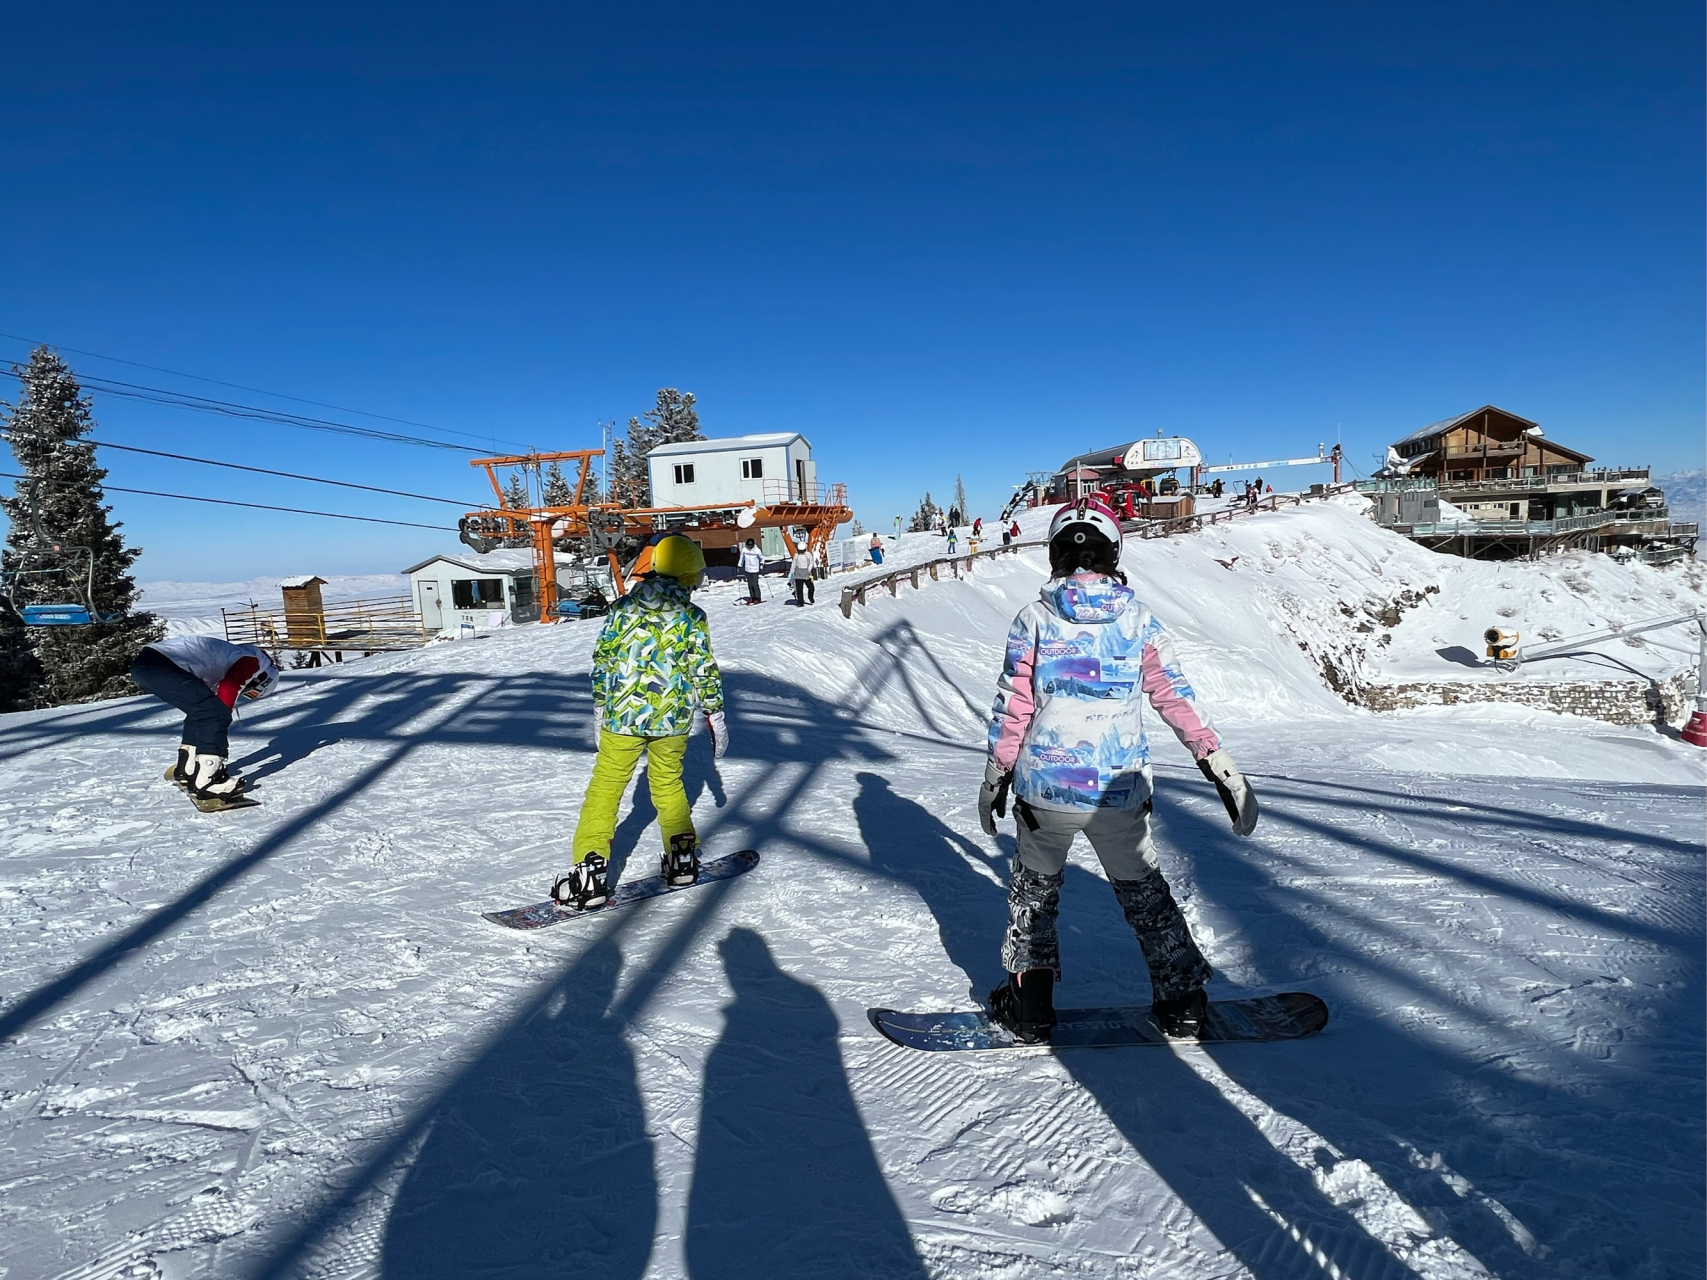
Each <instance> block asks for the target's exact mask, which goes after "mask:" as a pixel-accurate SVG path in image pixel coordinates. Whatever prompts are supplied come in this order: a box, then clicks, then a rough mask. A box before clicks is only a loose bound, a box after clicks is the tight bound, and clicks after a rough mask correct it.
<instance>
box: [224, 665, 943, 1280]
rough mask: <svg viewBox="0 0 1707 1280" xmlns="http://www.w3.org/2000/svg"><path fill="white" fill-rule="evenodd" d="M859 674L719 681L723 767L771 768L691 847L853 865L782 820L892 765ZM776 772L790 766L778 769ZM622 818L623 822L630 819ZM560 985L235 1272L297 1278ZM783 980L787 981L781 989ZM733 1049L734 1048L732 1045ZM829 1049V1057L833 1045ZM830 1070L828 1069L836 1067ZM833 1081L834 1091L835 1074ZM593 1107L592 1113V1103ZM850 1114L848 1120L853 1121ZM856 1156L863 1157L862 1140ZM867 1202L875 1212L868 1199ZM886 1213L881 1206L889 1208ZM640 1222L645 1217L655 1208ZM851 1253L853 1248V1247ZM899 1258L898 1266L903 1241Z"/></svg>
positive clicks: (490, 1115) (702, 894)
mask: <svg viewBox="0 0 1707 1280" xmlns="http://www.w3.org/2000/svg"><path fill="white" fill-rule="evenodd" d="M866 674H867V675H868V676H870V678H869V679H867V678H865V677H862V680H861V684H860V687H861V688H863V689H866V690H867V691H868V692H867V701H866V702H863V703H861V704H858V705H856V706H854V707H852V708H846V707H840V706H837V705H835V704H831V703H829V702H826V701H825V700H824V699H822V698H819V697H818V696H817V695H816V694H813V693H811V692H809V691H807V690H805V689H802V688H800V687H798V686H795V685H791V684H788V683H786V682H784V681H779V680H773V679H770V678H768V677H763V676H755V675H751V674H748V673H740V672H735V673H730V674H729V675H727V676H726V677H725V693H726V696H727V698H728V702H729V717H730V723H731V733H730V738H731V746H730V751H731V754H732V756H733V758H736V759H756V760H759V761H761V762H764V763H768V764H773V765H776V766H778V768H777V769H776V770H775V771H774V773H766V774H764V775H763V776H761V777H760V778H759V779H758V780H757V782H756V783H755V785H754V786H752V787H750V788H746V789H743V790H740V791H735V792H732V793H730V794H729V795H728V796H727V803H726V804H725V805H724V806H722V807H721V809H720V810H719V811H718V812H717V814H716V815H715V816H714V817H713V818H712V819H711V821H709V822H706V823H703V824H701V825H700V828H699V830H700V835H701V838H702V839H704V840H706V841H708V842H710V844H711V847H712V849H713V850H714V851H720V850H722V849H723V848H725V847H739V845H741V844H751V845H755V846H758V847H761V848H772V847H775V846H776V845H779V844H792V845H796V846H799V847H801V848H804V849H806V850H807V851H808V852H810V853H812V854H815V855H816V856H819V857H825V858H831V859H834V860H836V861H837V862H839V863H842V864H847V865H856V866H857V865H858V863H857V860H856V859H854V858H852V857H850V856H849V854H850V851H848V850H844V849H840V848H837V847H835V846H833V845H831V844H827V843H825V842H822V841H819V840H815V839H814V838H812V837H809V836H803V835H801V834H798V833H795V832H791V831H790V830H789V829H788V826H787V820H788V819H789V817H790V816H791V815H792V814H793V812H794V810H795V809H796V808H797V806H799V805H800V804H801V803H802V802H803V801H805V800H806V798H807V797H808V796H809V795H810V793H811V789H812V785H813V782H814V780H815V779H816V778H817V777H818V775H819V772H820V770H821V769H822V768H823V766H824V765H826V764H828V763H831V762H833V761H837V760H857V761H862V762H868V763H879V762H884V761H888V760H892V759H893V758H894V757H893V755H892V754H891V753H890V752H889V751H888V750H887V749H885V748H884V747H882V746H879V745H876V744H875V743H873V742H871V741H869V740H868V739H867V738H866V737H865V735H864V734H863V733H862V731H861V727H860V724H859V716H860V715H861V714H862V713H863V711H864V710H865V707H866V706H868V705H869V701H870V699H872V698H874V697H875V696H876V691H877V690H880V689H881V688H883V687H884V685H885V683H886V681H887V679H888V677H886V676H884V675H882V674H881V673H875V674H874V673H870V672H868V673H866ZM582 718H583V719H585V716H584V715H583V717H582ZM689 759H690V766H691V768H690V772H706V776H704V777H702V778H700V779H698V781H697V782H690V788H691V787H694V786H696V785H705V786H709V787H711V789H712V791H713V794H714V795H716V794H720V791H719V788H720V787H721V782H720V780H715V779H714V778H713V777H712V776H710V775H712V774H715V769H714V768H712V767H711V762H710V761H709V759H708V753H707V751H706V749H705V747H704V746H702V745H696V746H695V747H694V749H693V750H691V751H690V753H689ZM784 766H801V767H800V768H799V769H798V770H795V771H790V770H788V769H786V768H784ZM773 777H775V778H777V779H779V780H780V785H773V783H772V779H773ZM629 816H630V818H633V817H635V814H633V813H631V814H630V815H629ZM565 838H567V837H565ZM742 885H743V879H736V880H725V881H721V882H718V883H716V884H712V885H709V886H707V887H706V888H703V889H699V890H695V891H694V894H693V896H692V897H691V898H689V899H688V900H687V901H688V902H689V903H691V906H690V907H689V908H688V911H687V914H686V915H685V916H684V917H683V918H682V919H681V921H680V922H679V923H678V924H676V925H675V926H674V927H672V929H671V930H670V932H669V933H668V935H667V936H666V937H665V938H664V939H663V940H662V941H661V942H659V943H658V944H656V945H655V946H654V947H653V948H652V950H651V953H650V955H649V956H648V957H647V958H646V960H645V961H644V962H643V964H642V967H641V969H640V971H639V973H638V975H637V976H636V977H635V978H634V980H633V981H632V982H631V983H630V984H629V985H628V987H627V989H626V991H625V992H624V994H623V995H622V997H621V998H620V1000H618V1001H617V1002H616V1004H615V1005H614V1006H613V1007H612V1008H611V1009H610V1010H609V1012H608V1013H607V1014H606V1021H607V1023H608V1024H610V1025H614V1026H616V1027H619V1028H620V1027H626V1026H627V1025H628V1024H629V1023H630V1022H632V1021H633V1019H634V1018H635V1017H637V1016H638V1015H639V1014H640V1012H641V1011H642V1010H644V1009H645V1008H646V1006H647V1004H648V1003H649V1002H650V1001H651V999H652V998H653V996H654V995H655V994H656V992H657V989H658V987H659V986H660V985H661V984H662V983H663V982H664V981H665V979H667V978H668V977H670V976H671V975H672V974H675V973H677V972H679V970H680V967H681V965H682V964H683V962H684V960H685V959H686V957H687V956H688V954H689V953H690V951H691V949H692V947H693V945H694V943H695V941H696V939H697V938H698V937H699V936H700V935H701V934H703V933H704V932H705V931H706V929H707V928H709V927H710V926H711V925H712V923H713V922H714V921H715V920H716V919H717V916H718V911H719V908H720V906H721V904H722V902H723V900H724V898H725V897H727V896H728V895H729V894H730V893H732V892H735V891H737V890H738V889H739V888H740V887H741V886H742ZM669 909H671V910H673V909H675V908H669ZM651 911H652V908H651V907H649V906H648V905H646V904H642V905H640V906H637V907H635V908H632V909H628V910H625V911H622V912H620V913H617V914H615V915H613V916H611V917H608V918H607V919H605V920H602V921H597V920H595V921H588V922H586V927H587V928H589V929H595V930H602V933H601V934H600V935H599V936H600V937H601V938H603V939H604V941H605V942H607V943H608V942H611V941H613V940H614V939H616V938H618V937H620V936H622V935H623V934H624V933H625V932H626V931H628V930H630V929H633V928H637V927H638V925H639V923H640V922H642V921H644V920H646V919H648V917H649V913H650V912H651ZM565 927H568V926H565ZM572 981H573V978H572V977H564V978H562V979H557V980H553V981H552V982H550V983H548V984H547V985H546V986H545V987H544V988H543V992H544V994H536V995H534V996H530V997H529V998H528V999H527V1000H526V1001H524V1002H523V1005H522V1008H521V1010H520V1012H519V1013H518V1015H517V1017H516V1018H515V1020H514V1021H513V1022H512V1023H511V1024H510V1026H509V1028H508V1029H506V1030H504V1031H501V1032H500V1033H499V1034H498V1036H497V1037H496V1038H495V1039H494V1040H493V1041H492V1042H491V1043H490V1044H489V1045H488V1046H487V1047H486V1048H484V1049H483V1050H482V1051H481V1052H480V1054H479V1055H478V1057H477V1058H476V1059H475V1061H474V1062H472V1063H470V1064H469V1065H468V1066H467V1067H464V1068H461V1069H460V1070H458V1071H456V1072H454V1073H453V1074H452V1075H451V1077H450V1078H449V1079H448V1080H447V1082H446V1084H445V1086H444V1088H443V1090H442V1091H441V1092H439V1093H438V1094H437V1095H435V1096H434V1097H431V1098H429V1099H427V1100H426V1101H425V1102H424V1103H423V1104H422V1105H421V1106H419V1107H418V1108H416V1110H415V1111H414V1112H413V1113H412V1114H410V1115H409V1116H408V1117H406V1118H405V1119H404V1120H403V1121H402V1122H401V1123H400V1124H399V1125H398V1126H397V1127H396V1128H395V1129H394V1130H393V1131H392V1132H391V1133H390V1134H389V1135H388V1136H386V1137H385V1138H384V1140H383V1141H381V1142H380V1143H378V1144H377V1146H376V1147H375V1148H374V1149H373V1150H371V1151H370V1152H368V1153H366V1154H365V1155H364V1156H363V1158H362V1159H361V1161H360V1162H359V1163H357V1164H355V1165H354V1166H353V1167H351V1168H349V1169H348V1170H346V1171H345V1173H344V1176H343V1177H342V1178H341V1179H340V1183H339V1186H338V1187H337V1188H336V1189H335V1190H334V1191H332V1192H331V1194H329V1195H328V1196H326V1197H325V1198H324V1199H322V1200H321V1201H319V1202H318V1203H316V1204H315V1205H313V1206H312V1207H311V1208H309V1209H308V1210H306V1211H305V1212H304V1214H303V1215H302V1216H301V1218H300V1219H299V1221H298V1222H296V1223H294V1224H293V1223H282V1224H280V1229H279V1233H278V1234H277V1235H276V1236H275V1237H274V1238H273V1239H272V1240H270V1241H268V1242H267V1243H266V1244H265V1245H264V1246H262V1249H261V1253H260V1255H259V1256H257V1257H256V1258H255V1259H254V1261H253V1263H252V1264H251V1266H250V1267H249V1268H248V1270H247V1274H248V1275H250V1276H251V1277H253V1280H282V1277H286V1276H294V1275H297V1274H299V1273H300V1271H301V1270H302V1268H303V1266H304V1264H307V1263H311V1261H312V1260H313V1259H314V1258H315V1257H316V1256H317V1255H318V1254H319V1253H320V1252H321V1251H322V1250H323V1249H324V1248H325V1247H326V1246H327V1244H328V1242H329V1241H330V1240H332V1239H334V1238H335V1237H336V1236H337V1234H338V1230H339V1228H340V1227H341V1226H343V1225H345V1224H347V1223H349V1222H350V1221H351V1219H352V1216H353V1215H356V1214H358V1213H360V1212H361V1211H362V1210H363V1209H364V1208H370V1207H371V1198H372V1197H374V1196H376V1195H380V1196H383V1191H382V1188H383V1186H384V1184H385V1182H386V1179H387V1177H388V1176H389V1175H390V1174H391V1173H392V1171H394V1170H395V1169H396V1168H398V1167H399V1166H400V1165H401V1164H403V1163H405V1162H407V1160H408V1158H409V1153H410V1152H411V1151H412V1150H414V1149H415V1146H416V1144H417V1143H419V1142H420V1141H421V1136H422V1134H423V1133H424V1132H426V1131H427V1129H428V1128H429V1126H430V1125H432V1123H433V1122H434V1120H435V1119H436V1118H437V1117H438V1116H439V1115H440V1107H441V1105H442V1104H443V1103H444V1102H445V1101H446V1100H448V1099H450V1098H451V1097H453V1096H457V1094H458V1090H459V1089H460V1088H461V1086H462V1082H463V1081H464V1080H467V1079H470V1078H471V1077H473V1076H475V1075H476V1074H478V1073H482V1072H484V1073H486V1075H485V1078H486V1079H489V1080H490V1079H496V1078H497V1076H496V1072H495V1068H494V1067H493V1065H492V1064H493V1061H494V1058H495V1057H501V1056H502V1055H503V1053H504V1052H505V1051H506V1045H507V1043H508V1039H509V1036H510V1035H511V1034H512V1033H513V1032H514V1030H515V1028H517V1027H521V1026H525V1025H527V1023H528V1022H529V1020H530V1019H531V1018H533V1017H535V1016H536V1015H537V1014H538V1013H539V1011H540V1010H542V1009H545V1008H547V1007H548V1004H549V1001H550V1000H551V998H552V996H553V993H554V992H556V990H557V989H558V983H559V982H562V983H570V982H572ZM785 981H790V982H792V980H790V979H785ZM797 985H804V984H797ZM784 989H785V990H786V989H787V988H784ZM807 990H808V991H810V988H807ZM813 994H814V995H815V993H813ZM744 1021H745V1017H744V1016H743V1022H744ZM736 1043H742V1041H741V1040H740V1038H738V1039H737V1042H736ZM831 1048H832V1049H833V1048H834V1045H833V1044H832V1045H831ZM837 1068H838V1070H839V1069H840V1068H839V1060H838V1063H837ZM827 1069H828V1063H827V1061H826V1062H822V1063H820V1064H819V1066H818V1067H815V1068H813V1069H812V1072H811V1073H812V1074H814V1075H821V1074H822V1071H823V1070H827ZM840 1079H841V1081H842V1085H843V1088H844V1090H845V1086H846V1080H845V1075H844V1076H841V1077H840ZM479 1093H480V1090H479V1089H472V1090H471V1091H470V1093H469V1095H468V1096H470V1097H475V1096H478V1094H479ZM509 1100H510V1105H511V1106H512V1107H517V1106H518V1104H519V1103H520V1102H522V1101H525V1096H524V1095H523V1094H521V1093H518V1092H517V1091H516V1090H514V1089H511V1090H510V1093H509ZM594 1101H595V1104H596V1099H595V1100H594ZM480 1110H481V1114H482V1115H484V1116H486V1117H487V1120H488V1123H489V1124H492V1125H496V1126H497V1128H498V1129H499V1130H505V1131H509V1130H513V1129H514V1128H515V1127H516V1126H518V1125H523V1126H524V1127H525V1124H524V1122H525V1120H526V1119H528V1118H529V1117H524V1116H520V1115H519V1114H518V1116H516V1117H515V1118H510V1117H506V1116H505V1115H504V1107H503V1106H502V1105H500V1104H499V1103H498V1102H497V1101H493V1102H492V1104H491V1105H490V1107H486V1106H484V1105H483V1106H482V1107H481V1108H480ZM851 1114H852V1115H853V1116H854V1117H855V1118H856V1119H857V1111H854V1112H851ZM530 1116H531V1113H530ZM867 1150H868V1152H869V1140H867ZM697 1185H698V1183H697V1181H696V1186H697ZM865 1185H867V1186H869V1185H870V1184H865ZM885 1190H886V1189H885ZM867 1203H868V1204H871V1203H878V1202H875V1201H870V1200H868V1202H867ZM890 1203H891V1206H892V1205H893V1201H892V1200H891V1202H890ZM649 1212H655V1209H653V1210H649ZM904 1225H905V1224H904V1223H903V1224H902V1234H901V1235H900V1236H896V1237H894V1240H895V1246H896V1250H899V1249H900V1248H901V1242H902V1240H903V1239H904V1236H905V1231H904ZM855 1247H856V1248H857V1247H858V1246H857V1242H856V1245H855ZM907 1249H908V1251H909V1256H910V1249H911V1246H910V1243H909V1244H908V1245H907ZM896 1256H897V1257H899V1258H901V1262H902V1264H903V1265H914V1266H916V1262H914V1263H912V1264H908V1261H907V1257H906V1256H903V1255H901V1254H900V1253H898V1252H897V1254H896ZM524 1274H525V1273H524ZM903 1274H905V1273H903Z"/></svg>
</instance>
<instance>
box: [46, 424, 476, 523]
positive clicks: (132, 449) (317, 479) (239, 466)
mask: <svg viewBox="0 0 1707 1280" xmlns="http://www.w3.org/2000/svg"><path fill="white" fill-rule="evenodd" d="M79 443H81V444H93V445H99V446H100V447H101V448H103V449H122V450H124V451H125V452H126V453H146V454H147V455H148V456H149V457H151V458H175V459H177V460H178V461H179V462H199V463H201V464H202V465H203V466H207V467H229V468H231V469H232V470H233V471H253V472H255V473H256V474H257V475H263V476H282V477H284V478H285V479H286V480H309V481H312V482H313V483H315V484H335V485H338V486H339V487H340V488H344V489H362V490H364V491H366V492H368V493H386V494H390V495H391V496H392V497H394V498H419V499H420V500H421V501H422V502H442V503H444V504H445V505H446V506H447V507H460V508H461V509H462V510H464V511H471V510H473V509H474V508H476V507H479V506H481V505H483V504H481V503H479V502H462V501H459V500H458V499H456V498H435V497H433V496H432V495H431V494H428V493H410V492H408V491H407V490H404V489H382V488H380V487H379V486H378V485H371V484H356V483H355V482H354V481H350V480H328V479H326V478H325V477H324V476H301V475H297V474H296V472H294V471H274V470H272V469H271V468H269V467H250V466H245V465H244V464H243V463H241V462H217V461H215V460H214V459H212V458H194V457H191V456H190V455H189V454H187V453H166V452H165V451H163V450H160V449H141V448H138V447H137V446H136V445H134V444H113V443H111V442H110V441H107V440H95V439H92V438H90V437H85V438H84V439H83V440H81V441H80V442H79Z"/></svg>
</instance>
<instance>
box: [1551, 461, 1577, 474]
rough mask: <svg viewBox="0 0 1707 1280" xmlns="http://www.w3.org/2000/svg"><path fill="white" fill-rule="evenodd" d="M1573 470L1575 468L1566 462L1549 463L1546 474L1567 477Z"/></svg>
mask: <svg viewBox="0 0 1707 1280" xmlns="http://www.w3.org/2000/svg"><path fill="white" fill-rule="evenodd" d="M1575 470H1576V467H1574V466H1572V465H1571V464H1570V463H1568V462H1550V463H1548V464H1547V474H1548V475H1550V476H1564V475H1569V474H1570V473H1571V472H1573V471H1575Z"/></svg>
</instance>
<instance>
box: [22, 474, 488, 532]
mask: <svg viewBox="0 0 1707 1280" xmlns="http://www.w3.org/2000/svg"><path fill="white" fill-rule="evenodd" d="M0 477H4V478H5V479H8V480H29V481H32V482H34V483H38V484H73V485H74V484H79V483H81V481H77V480H51V479H48V478H46V477H44V476H26V475H19V474H18V473H17V472H15V471H0ZM101 488H102V490H104V491H106V492H110V493H139V494H141V495H143V496H144V497H147V498H176V499H177V500H178V501H180V502H210V503H214V504H215V505H217V506H221V507H250V508H253V509H254V510H256V511H283V512H287V513H288V514H290V515H297V516H324V517H325V518H326V519H328V520H360V521H361V522H362V523H364V524H395V525H402V526H403V527H405V528H408V529H440V530H443V531H444V532H446V533H455V532H456V529H455V528H454V527H453V526H451V525H444V524H421V523H420V522H419V521H415V520H382V519H381V518H380V517H378V516H352V515H346V514H345V513H343V512H342V511H310V510H309V509H308V508H306V507H275V506H272V505H270V504H268V503H265V502H238V501H237V500H236V499H235V498H203V497H200V496H198V495H196V494H193V493H162V492H160V491H159V490H157V489H127V488H125V487H124V486H122V485H116V484H102V485H101Z"/></svg>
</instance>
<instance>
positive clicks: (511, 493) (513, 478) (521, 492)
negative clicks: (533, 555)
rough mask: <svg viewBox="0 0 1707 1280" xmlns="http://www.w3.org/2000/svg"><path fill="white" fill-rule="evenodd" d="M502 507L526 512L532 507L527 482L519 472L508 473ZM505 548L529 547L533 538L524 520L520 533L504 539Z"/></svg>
mask: <svg viewBox="0 0 1707 1280" xmlns="http://www.w3.org/2000/svg"><path fill="white" fill-rule="evenodd" d="M504 505H505V506H506V507H508V508H509V509H510V510H511V511H526V510H527V509H528V508H529V507H531V506H533V498H532V497H530V496H529V494H528V485H527V481H526V480H525V479H523V478H522V473H521V472H520V471H512V472H510V483H509V484H507V485H506V486H504ZM504 545H505V546H506V547H531V546H532V545H533V537H532V535H531V534H530V533H529V531H528V526H527V524H526V522H525V520H524V522H523V525H522V531H521V532H520V533H519V534H514V535H512V536H510V537H508V538H506V539H504Z"/></svg>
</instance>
